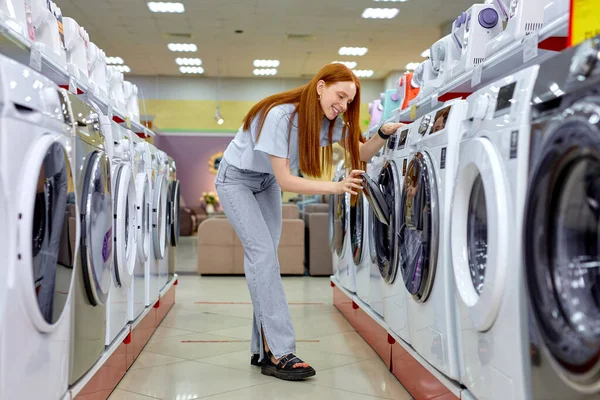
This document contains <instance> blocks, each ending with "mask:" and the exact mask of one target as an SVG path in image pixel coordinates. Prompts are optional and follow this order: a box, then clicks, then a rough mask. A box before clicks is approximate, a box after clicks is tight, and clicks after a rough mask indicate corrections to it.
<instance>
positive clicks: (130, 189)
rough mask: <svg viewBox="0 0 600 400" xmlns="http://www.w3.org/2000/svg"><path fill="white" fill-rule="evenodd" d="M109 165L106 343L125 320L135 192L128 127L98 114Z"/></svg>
mask: <svg viewBox="0 0 600 400" xmlns="http://www.w3.org/2000/svg"><path fill="white" fill-rule="evenodd" d="M101 121H102V126H103V132H105V133H106V149H107V153H108V157H109V160H110V165H111V176H112V193H113V263H114V268H113V273H112V279H111V282H112V286H111V288H110V291H109V293H108V300H107V302H106V324H107V325H106V326H107V327H106V345H107V346H108V345H110V344H111V343H112V342H113V341H114V340H115V338H116V337H117V336H119V334H120V333H121V332H122V331H123V330H124V329H125V328H126V327H127V323H128V322H129V316H128V307H129V295H131V294H133V292H132V289H133V288H132V282H133V273H134V270H135V263H136V261H137V235H136V230H137V221H136V217H137V213H136V211H137V193H136V188H135V178H136V176H135V174H134V172H133V154H132V153H133V141H132V139H131V136H130V135H131V131H128V130H126V129H125V128H123V127H121V126H120V125H118V124H117V123H115V122H113V121H110V119H109V118H108V117H106V116H101Z"/></svg>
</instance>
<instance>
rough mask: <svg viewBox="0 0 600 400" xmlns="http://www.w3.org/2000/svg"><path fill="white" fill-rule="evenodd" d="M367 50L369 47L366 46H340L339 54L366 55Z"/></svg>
mask: <svg viewBox="0 0 600 400" xmlns="http://www.w3.org/2000/svg"><path fill="white" fill-rule="evenodd" d="M367 51H369V49H367V48H366V47H340V50H339V51H338V54H339V55H340V56H364V55H365V54H367Z"/></svg>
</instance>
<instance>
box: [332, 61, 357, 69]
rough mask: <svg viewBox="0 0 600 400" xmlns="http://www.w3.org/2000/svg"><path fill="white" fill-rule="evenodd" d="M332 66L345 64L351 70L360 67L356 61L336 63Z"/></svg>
mask: <svg viewBox="0 0 600 400" xmlns="http://www.w3.org/2000/svg"><path fill="white" fill-rule="evenodd" d="M332 64H343V65H345V66H346V67H348V68H350V69H354V68H356V66H357V65H358V63H357V62H356V61H334V62H332Z"/></svg>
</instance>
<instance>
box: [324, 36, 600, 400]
mask: <svg viewBox="0 0 600 400" xmlns="http://www.w3.org/2000/svg"><path fill="white" fill-rule="evenodd" d="M346 173H347V170H345V165H344V164H343V163H342V164H340V166H339V167H338V170H337V173H336V178H335V179H337V180H339V179H342V178H343V177H344V175H345V174H346ZM330 206H331V210H330V211H331V215H330V233H331V235H330V238H331V246H332V250H333V263H334V271H335V277H336V278H337V280H338V282H339V283H340V284H341V285H342V286H344V287H345V288H346V289H347V290H349V291H351V292H354V293H356V294H357V296H358V297H359V298H360V299H361V300H362V301H363V302H365V303H366V304H368V305H369V307H370V308H371V309H372V310H373V311H375V312H376V313H378V314H379V315H380V316H381V317H383V319H384V321H385V322H386V324H387V325H388V326H389V329H390V330H391V331H393V333H394V334H395V335H396V336H397V337H399V338H401V339H402V340H403V341H404V342H405V343H406V344H407V345H410V346H412V348H413V349H414V350H415V351H416V352H418V353H419V354H420V355H421V356H422V357H423V359H425V360H426V361H427V362H428V363H429V364H430V365H431V366H433V367H434V368H436V369H437V370H438V371H440V372H441V373H443V374H444V375H445V376H447V377H448V378H450V379H452V380H454V381H455V382H457V383H459V384H460V385H462V387H463V388H464V395H463V397H462V398H467V399H469V398H474V399H479V400H484V399H485V400H507V399H511V400H523V399H534V400H542V399H544V400H566V399H569V400H584V399H585V400H591V399H600V245H599V244H600V234H599V233H600V232H599V230H600V228H599V226H600V225H599V223H600V39H599V38H595V39H593V40H588V41H586V42H584V43H582V44H581V45H579V46H577V47H574V48H569V49H567V50H565V51H563V52H561V53H558V55H556V56H554V57H553V58H552V59H550V60H549V61H548V62H544V63H542V64H541V65H534V66H531V67H528V68H525V69H522V70H520V71H518V72H516V73H514V74H512V75H510V76H506V77H504V78H502V79H499V80H498V81H496V82H494V83H491V84H489V85H487V86H485V87H483V88H481V89H480V90H477V91H476V92H474V93H472V94H471V95H469V96H468V97H467V98H466V99H455V100H450V101H448V102H446V103H444V104H443V105H440V107H439V108H438V109H437V110H435V111H433V112H432V113H430V114H428V115H424V116H422V117H421V118H418V119H417V120H415V121H414V122H412V123H410V124H408V125H406V126H404V127H402V128H401V129H400V130H399V131H398V132H397V133H396V134H395V135H393V136H392V137H390V138H389V139H388V141H387V143H386V145H385V147H384V149H383V150H382V152H381V153H380V154H379V155H377V156H376V157H375V158H374V159H373V160H372V161H371V162H370V164H369V165H368V167H367V173H366V174H365V175H364V176H363V191H362V194H361V195H360V196H358V197H357V196H353V197H350V196H349V195H346V196H334V197H332V199H331V201H330Z"/></svg>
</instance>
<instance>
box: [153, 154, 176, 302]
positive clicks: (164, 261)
mask: <svg viewBox="0 0 600 400" xmlns="http://www.w3.org/2000/svg"><path fill="white" fill-rule="evenodd" d="M156 160H157V161H158V168H159V169H158V173H159V174H158V175H159V177H161V179H162V180H163V185H164V188H165V189H164V191H165V200H164V210H165V213H164V217H163V220H164V228H163V231H164V235H165V239H164V241H165V244H164V248H165V250H164V253H163V255H162V258H161V259H159V268H158V289H159V290H162V288H163V287H165V285H166V284H167V282H168V280H169V246H170V236H171V233H170V228H171V225H170V224H171V222H170V221H171V213H172V210H171V208H170V205H171V182H170V180H169V177H170V171H169V170H170V168H169V156H168V155H167V153H165V152H164V151H162V150H158V151H157V152H156Z"/></svg>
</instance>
